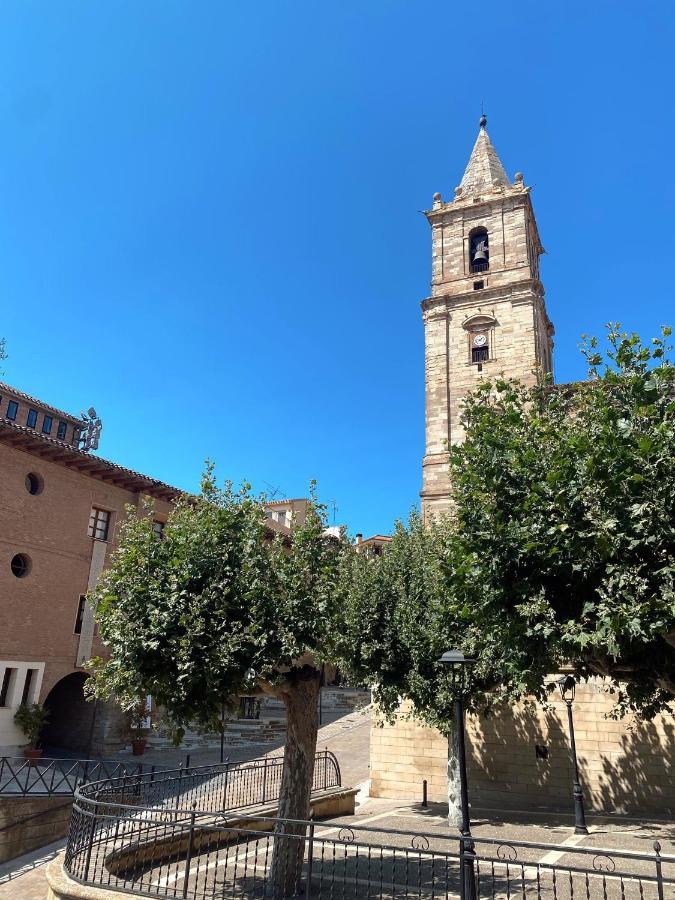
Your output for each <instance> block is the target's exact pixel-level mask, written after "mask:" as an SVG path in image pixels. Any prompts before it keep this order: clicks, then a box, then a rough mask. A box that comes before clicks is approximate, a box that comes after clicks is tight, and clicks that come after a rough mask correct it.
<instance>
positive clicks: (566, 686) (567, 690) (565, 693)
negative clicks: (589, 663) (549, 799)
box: [558, 675, 588, 834]
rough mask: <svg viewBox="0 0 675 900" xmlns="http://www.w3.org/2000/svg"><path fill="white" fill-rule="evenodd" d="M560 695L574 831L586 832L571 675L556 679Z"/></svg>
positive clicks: (574, 685)
mask: <svg viewBox="0 0 675 900" xmlns="http://www.w3.org/2000/svg"><path fill="white" fill-rule="evenodd" d="M558 688H559V689H560V696H561V697H562V699H563V700H564V701H565V703H566V704H567V721H568V723H569V730H570V758H571V760H572V768H573V770H574V789H573V794H574V833H575V834H588V828H587V827H586V816H585V814H584V794H583V791H582V790H581V781H580V780H579V764H578V763H577V745H576V742H575V740H574V717H573V715H572V703H573V702H574V697H575V694H576V681H575V680H574V678H573V677H572V675H564V676H563V677H562V678H560V679H559V681H558Z"/></svg>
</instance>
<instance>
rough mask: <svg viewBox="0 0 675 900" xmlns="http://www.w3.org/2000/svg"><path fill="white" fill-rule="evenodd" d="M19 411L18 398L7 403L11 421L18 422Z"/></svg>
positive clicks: (8, 416)
mask: <svg viewBox="0 0 675 900" xmlns="http://www.w3.org/2000/svg"><path fill="white" fill-rule="evenodd" d="M18 411H19V404H18V403H17V402H16V400H10V401H9V403H8V404H7V418H8V419H9V420H10V421H11V422H16V414H17V413H18Z"/></svg>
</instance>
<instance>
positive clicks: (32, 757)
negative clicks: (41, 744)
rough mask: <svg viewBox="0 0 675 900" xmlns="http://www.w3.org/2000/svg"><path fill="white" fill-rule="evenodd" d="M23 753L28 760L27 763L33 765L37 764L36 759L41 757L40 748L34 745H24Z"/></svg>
mask: <svg viewBox="0 0 675 900" xmlns="http://www.w3.org/2000/svg"><path fill="white" fill-rule="evenodd" d="M23 755H24V756H25V757H26V759H27V760H28V765H29V766H33V767H34V766H37V763H38V760H39V759H42V750H37V749H36V748H35V747H25V748H24V751H23Z"/></svg>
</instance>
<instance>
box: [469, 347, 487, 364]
mask: <svg viewBox="0 0 675 900" xmlns="http://www.w3.org/2000/svg"><path fill="white" fill-rule="evenodd" d="M488 359H490V348H489V347H472V348H471V362H472V363H482V362H485V361H486V360H488Z"/></svg>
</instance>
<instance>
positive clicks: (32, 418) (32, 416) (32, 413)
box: [26, 409, 38, 428]
mask: <svg viewBox="0 0 675 900" xmlns="http://www.w3.org/2000/svg"><path fill="white" fill-rule="evenodd" d="M37 412H38V411H37V409H29V410H28V418H27V419H26V425H27V426H28V428H35V426H36V425H37Z"/></svg>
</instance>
